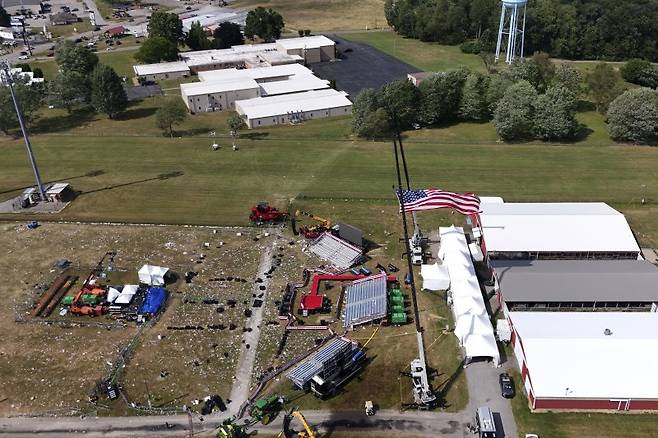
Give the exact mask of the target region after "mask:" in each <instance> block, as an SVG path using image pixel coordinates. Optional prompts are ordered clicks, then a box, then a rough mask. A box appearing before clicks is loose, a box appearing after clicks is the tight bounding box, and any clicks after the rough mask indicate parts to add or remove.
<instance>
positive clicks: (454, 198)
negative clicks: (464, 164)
mask: <svg viewBox="0 0 658 438" xmlns="http://www.w3.org/2000/svg"><path fill="white" fill-rule="evenodd" d="M400 197H401V198H402V199H400ZM398 201H402V202H404V211H405V212H410V211H421V210H433V209H435V208H452V209H453V210H455V211H457V212H459V213H461V214H475V213H479V212H480V198H478V197H477V196H475V195H474V194H473V193H455V192H447V191H445V190H439V189H427V190H402V191H401V192H398ZM402 202H400V204H402Z"/></svg>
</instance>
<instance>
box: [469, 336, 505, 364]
mask: <svg viewBox="0 0 658 438" xmlns="http://www.w3.org/2000/svg"><path fill="white" fill-rule="evenodd" d="M462 346H463V347H464V350H466V359H467V360H470V359H471V358H474V357H490V358H492V359H493V362H494V365H495V366H498V365H499V361H500V353H499V352H498V344H496V339H495V338H494V337H493V336H491V335H485V334H482V335H476V334H471V335H467V336H466V338H465V339H464V342H463V343H462Z"/></svg>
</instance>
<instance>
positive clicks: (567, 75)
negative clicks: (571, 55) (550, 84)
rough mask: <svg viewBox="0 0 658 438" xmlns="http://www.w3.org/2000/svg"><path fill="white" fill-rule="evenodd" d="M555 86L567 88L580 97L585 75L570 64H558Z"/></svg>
mask: <svg viewBox="0 0 658 438" xmlns="http://www.w3.org/2000/svg"><path fill="white" fill-rule="evenodd" d="M555 84H557V85H561V86H563V87H565V88H566V89H567V90H569V91H571V92H572V93H573V94H574V96H575V97H578V96H579V95H580V93H581V89H582V85H583V75H582V74H580V72H579V71H578V70H577V69H576V68H574V67H573V66H571V65H570V64H558V65H557V67H555Z"/></svg>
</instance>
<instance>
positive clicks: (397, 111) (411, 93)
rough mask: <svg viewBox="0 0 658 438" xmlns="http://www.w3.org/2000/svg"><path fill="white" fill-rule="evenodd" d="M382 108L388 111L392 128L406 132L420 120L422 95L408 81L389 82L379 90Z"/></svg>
mask: <svg viewBox="0 0 658 438" xmlns="http://www.w3.org/2000/svg"><path fill="white" fill-rule="evenodd" d="M379 94H380V97H379V104H380V107H381V108H383V109H384V110H385V111H386V114H387V115H388V117H389V122H390V123H391V128H393V129H395V128H397V129H399V130H401V131H402V130H405V129H407V128H409V127H411V124H412V123H414V122H416V121H417V120H418V102H420V100H421V93H420V90H418V88H417V87H416V86H415V85H414V84H412V83H411V82H410V81H408V80H406V79H400V80H397V81H393V82H389V83H388V84H385V85H384V86H383V87H382V88H381V89H380V90H379Z"/></svg>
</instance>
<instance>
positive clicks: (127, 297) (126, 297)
mask: <svg viewBox="0 0 658 438" xmlns="http://www.w3.org/2000/svg"><path fill="white" fill-rule="evenodd" d="M134 297H135V295H134V294H124V293H122V294H120V295H119V296H118V297H117V299H116V300H114V304H130V302H131V301H132V300H133V298H134Z"/></svg>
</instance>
